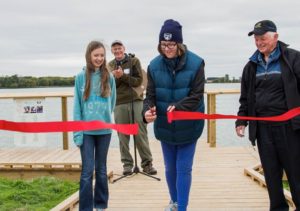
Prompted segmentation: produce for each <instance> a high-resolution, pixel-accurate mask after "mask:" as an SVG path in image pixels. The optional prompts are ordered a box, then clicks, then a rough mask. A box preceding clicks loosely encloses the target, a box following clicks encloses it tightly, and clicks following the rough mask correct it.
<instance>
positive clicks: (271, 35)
mask: <svg viewBox="0 0 300 211" xmlns="http://www.w3.org/2000/svg"><path fill="white" fill-rule="evenodd" d="M266 35H267V36H269V37H272V38H274V37H275V35H277V32H267V33H266Z"/></svg>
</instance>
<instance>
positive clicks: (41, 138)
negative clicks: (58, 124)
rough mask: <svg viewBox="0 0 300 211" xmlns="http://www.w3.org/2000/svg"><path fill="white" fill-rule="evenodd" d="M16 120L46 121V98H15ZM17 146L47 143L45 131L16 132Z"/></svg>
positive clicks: (39, 145)
mask: <svg viewBox="0 0 300 211" xmlns="http://www.w3.org/2000/svg"><path fill="white" fill-rule="evenodd" d="M14 106H15V109H14V120H15V121H16V122H43V121H45V111H46V110H45V98H32V99H14ZM14 144H15V146H17V147H42V146H45V145H46V134H45V133H20V132H14Z"/></svg>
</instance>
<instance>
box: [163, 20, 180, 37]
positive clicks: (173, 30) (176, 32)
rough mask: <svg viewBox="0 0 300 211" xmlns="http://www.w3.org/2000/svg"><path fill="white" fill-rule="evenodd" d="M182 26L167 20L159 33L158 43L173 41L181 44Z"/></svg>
mask: <svg viewBox="0 0 300 211" xmlns="http://www.w3.org/2000/svg"><path fill="white" fill-rule="evenodd" d="M181 29H182V26H181V25H180V23H178V22H177V21H174V20H173V19H168V20H166V21H165V22H164V25H163V26H162V27H161V30H160V33H159V42H160V41H174V42H176V43H182V30H181Z"/></svg>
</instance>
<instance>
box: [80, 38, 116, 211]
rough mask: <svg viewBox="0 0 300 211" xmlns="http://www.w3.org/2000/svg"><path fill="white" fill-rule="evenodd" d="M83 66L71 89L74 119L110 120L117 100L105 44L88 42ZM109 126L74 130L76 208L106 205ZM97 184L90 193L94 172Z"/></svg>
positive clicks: (86, 210)
mask: <svg viewBox="0 0 300 211" xmlns="http://www.w3.org/2000/svg"><path fill="white" fill-rule="evenodd" d="M85 58H86V67H85V68H83V70H82V71H81V72H80V73H79V74H78V75H77V76H76V79H75V90H74V120H77V121H92V120H99V121H102V122H106V123H111V122H112V117H111V114H112V112H113V110H114V107H115V103H116V86H115V80H114V78H113V76H112V74H111V73H109V71H108V69H107V68H106V57H105V48H104V45H103V44H102V43H100V42H98V41H92V42H90V43H89V45H88V46H87V49H86V54H85ZM111 133H112V131H111V130H110V129H105V130H91V131H80V132H74V142H75V144H76V145H77V146H78V147H79V148H80V153H81V159H82V172H81V177H80V191H79V210H82V211H83V210H84V211H92V210H93V208H96V209H97V210H98V211H101V210H104V209H106V208H107V203H108V184H107V168H106V161H107V153H108V148H109V144H110V140H111ZM94 168H95V172H96V183H95V189H94V194H93V184H92V182H93V172H94Z"/></svg>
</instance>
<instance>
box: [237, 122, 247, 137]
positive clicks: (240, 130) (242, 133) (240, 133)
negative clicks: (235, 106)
mask: <svg viewBox="0 0 300 211" xmlns="http://www.w3.org/2000/svg"><path fill="white" fill-rule="evenodd" d="M235 132H236V134H237V135H238V136H239V137H244V136H245V126H244V125H240V126H237V127H236V128H235Z"/></svg>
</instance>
